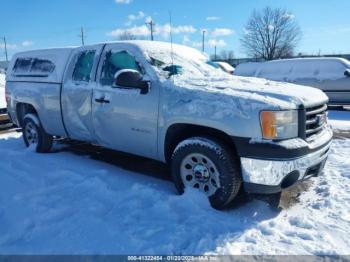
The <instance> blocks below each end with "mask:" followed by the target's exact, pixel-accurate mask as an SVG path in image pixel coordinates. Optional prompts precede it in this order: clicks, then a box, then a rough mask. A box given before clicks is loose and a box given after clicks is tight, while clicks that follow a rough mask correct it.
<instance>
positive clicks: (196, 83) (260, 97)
mask: <svg viewBox="0 0 350 262" xmlns="http://www.w3.org/2000/svg"><path fill="white" fill-rule="evenodd" d="M174 83H175V84H176V85H177V86H181V87H184V88H189V89H200V90H202V91H205V92H210V93H211V92H216V93H222V94H225V95H229V96H234V97H237V98H246V99H249V100H253V101H256V102H258V103H260V104H261V103H263V104H268V105H270V106H272V107H275V108H276V107H277V108H279V109H297V108H299V107H300V106H301V105H303V106H305V107H313V106H316V105H320V104H323V103H327V102H328V97H327V96H326V94H325V93H323V92H322V91H321V90H319V89H316V88H313V87H308V86H301V85H295V84H289V83H282V82H275V81H269V80H266V79H260V78H252V77H238V76H229V75H228V76H227V77H220V78H187V79H183V78H182V77H179V78H175V81H174Z"/></svg>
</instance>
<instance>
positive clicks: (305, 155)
mask: <svg viewBox="0 0 350 262" xmlns="http://www.w3.org/2000/svg"><path fill="white" fill-rule="evenodd" d="M332 134H333V133H332V131H331V130H330V129H329V128H327V129H326V130H324V132H322V134H321V135H320V136H319V137H318V138H317V141H315V142H314V143H312V144H307V148H308V150H306V149H305V145H304V146H302V145H303V143H301V142H300V141H298V142H299V143H297V142H296V141H295V143H289V147H286V148H285V151H283V152H284V154H285V155H287V153H288V151H290V152H291V154H292V155H294V154H296V152H299V151H300V152H302V155H298V156H297V157H291V158H285V157H279V155H278V153H279V152H282V151H281V148H280V147H276V148H275V149H276V155H274V154H273V151H274V149H272V151H271V144H270V147H268V146H267V147H266V149H267V150H266V151H269V152H266V154H261V155H260V157H257V156H256V154H255V155H254V157H247V156H241V169H242V177H243V182H244V186H245V190H246V191H247V192H251V193H276V192H280V191H282V190H283V189H285V188H288V187H290V186H292V185H294V184H295V183H296V182H298V181H300V180H304V179H307V178H309V177H311V176H317V175H318V174H319V173H320V172H321V171H322V169H323V167H324V165H325V162H326V160H327V157H328V154H329V150H330V146H331V140H332ZM320 142H321V144H320ZM305 143H306V142H305ZM261 146H262V145H261V144H259V145H257V147H258V148H261ZM272 148H273V147H272ZM266 155H269V156H270V157H271V156H274V157H273V158H266Z"/></svg>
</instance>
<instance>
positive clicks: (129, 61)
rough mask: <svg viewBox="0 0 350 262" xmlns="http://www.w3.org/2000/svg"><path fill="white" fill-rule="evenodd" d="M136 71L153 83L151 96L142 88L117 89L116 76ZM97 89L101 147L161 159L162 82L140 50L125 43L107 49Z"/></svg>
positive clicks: (95, 101)
mask: <svg viewBox="0 0 350 262" xmlns="http://www.w3.org/2000/svg"><path fill="white" fill-rule="evenodd" d="M123 69H133V70H137V71H139V72H140V73H141V74H142V75H143V79H144V80H150V85H151V88H150V90H149V92H148V93H147V94H141V93H140V90H139V89H125V88H122V87H118V86H115V85H114V84H113V83H114V76H115V74H116V73H117V72H119V71H120V70H123ZM98 72H99V73H98V80H97V85H96V86H95V87H94V90H93V99H92V110H93V127H94V132H95V138H96V139H97V141H98V143H99V144H100V145H103V146H106V147H109V148H113V149H116V150H119V151H123V152H128V153H132V154H136V155H140V156H145V157H150V158H154V157H156V156H157V126H158V123H157V121H158V103H159V86H158V83H157V82H158V81H152V80H151V79H152V78H153V79H154V77H151V75H152V73H153V74H154V72H153V69H152V68H150V65H149V64H148V62H147V61H146V59H145V58H144V56H143V54H142V53H141V52H140V51H137V50H135V49H131V50H129V48H128V46H126V45H122V44H110V45H107V46H106V47H105V50H104V52H103V54H102V57H101V62H100V66H99V70H98Z"/></svg>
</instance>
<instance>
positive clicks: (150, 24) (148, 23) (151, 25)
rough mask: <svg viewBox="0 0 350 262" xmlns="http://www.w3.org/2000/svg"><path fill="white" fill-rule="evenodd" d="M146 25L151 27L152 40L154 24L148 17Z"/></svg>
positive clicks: (152, 38)
mask: <svg viewBox="0 0 350 262" xmlns="http://www.w3.org/2000/svg"><path fill="white" fill-rule="evenodd" d="M146 25H148V26H149V27H150V29H151V40H152V41H153V40H154V37H153V33H154V26H155V25H156V24H155V23H154V22H153V20H152V19H150V21H149V22H146Z"/></svg>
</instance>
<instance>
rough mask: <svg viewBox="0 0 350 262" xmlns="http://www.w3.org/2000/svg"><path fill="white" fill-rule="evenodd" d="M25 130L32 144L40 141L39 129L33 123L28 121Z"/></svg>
mask: <svg viewBox="0 0 350 262" xmlns="http://www.w3.org/2000/svg"><path fill="white" fill-rule="evenodd" d="M24 131H25V132H24V134H25V136H26V139H27V141H28V143H29V144H30V145H33V144H37V143H38V131H37V129H36V127H35V126H34V125H33V124H32V123H27V125H26V126H25V129H24Z"/></svg>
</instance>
